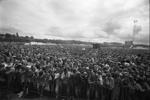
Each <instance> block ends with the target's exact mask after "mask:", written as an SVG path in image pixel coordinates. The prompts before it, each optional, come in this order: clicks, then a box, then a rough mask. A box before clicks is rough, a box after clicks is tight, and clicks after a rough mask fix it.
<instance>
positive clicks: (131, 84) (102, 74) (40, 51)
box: [0, 44, 150, 100]
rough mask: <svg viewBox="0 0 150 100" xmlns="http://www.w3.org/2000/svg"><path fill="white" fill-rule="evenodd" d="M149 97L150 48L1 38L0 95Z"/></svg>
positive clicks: (105, 99) (87, 99)
mask: <svg viewBox="0 0 150 100" xmlns="http://www.w3.org/2000/svg"><path fill="white" fill-rule="evenodd" d="M9 91H11V92H13V93H16V94H17V95H18V97H25V96H28V95H31V94H32V95H36V96H45V95H46V96H49V97H55V98H56V99H58V100H61V99H62V98H64V99H65V100H76V99H77V100H79V99H80V100H81V99H84V100H149V99H150V95H149V94H150V53H149V51H148V50H134V49H123V48H120V49H117V48H100V49H93V48H84V49H82V47H77V46H76V47H69V46H66V47H65V46H64V47H62V46H44V45H43V46H38V45H10V44H6V45H5V44H0V98H3V97H4V96H5V95H7V94H9Z"/></svg>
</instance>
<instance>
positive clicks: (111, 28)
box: [103, 21, 121, 35]
mask: <svg viewBox="0 0 150 100" xmlns="http://www.w3.org/2000/svg"><path fill="white" fill-rule="evenodd" d="M120 28H121V25H119V24H118V23H115V22H111V21H109V22H107V23H106V24H105V26H104V28H103V31H104V32H106V33H107V34H109V35H112V34H113V35H116V34H117V32H116V30H119V29H120Z"/></svg>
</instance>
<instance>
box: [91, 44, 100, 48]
mask: <svg viewBox="0 0 150 100" xmlns="http://www.w3.org/2000/svg"><path fill="white" fill-rule="evenodd" d="M100 47H101V45H100V44H99V43H94V44H93V49H98V48H100Z"/></svg>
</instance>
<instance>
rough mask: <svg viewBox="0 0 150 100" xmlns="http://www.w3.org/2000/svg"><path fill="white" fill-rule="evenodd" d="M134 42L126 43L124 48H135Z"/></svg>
mask: <svg viewBox="0 0 150 100" xmlns="http://www.w3.org/2000/svg"><path fill="white" fill-rule="evenodd" d="M133 46H134V44H133V41H125V44H124V48H133Z"/></svg>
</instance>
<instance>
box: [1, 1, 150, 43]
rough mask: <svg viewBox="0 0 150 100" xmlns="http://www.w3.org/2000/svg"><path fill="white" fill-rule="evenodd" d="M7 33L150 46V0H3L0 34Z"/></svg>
mask: <svg viewBox="0 0 150 100" xmlns="http://www.w3.org/2000/svg"><path fill="white" fill-rule="evenodd" d="M133 27H134V28H133ZM133 29H134V32H133ZM5 32H10V33H16V32H18V33H19V34H20V35H23V36H26V35H28V36H34V37H35V38H41V39H43V38H48V39H66V40H81V41H88V42H124V41H127V40H133V39H134V42H136V43H142V44H148V43H149V0H0V33H5Z"/></svg>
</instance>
